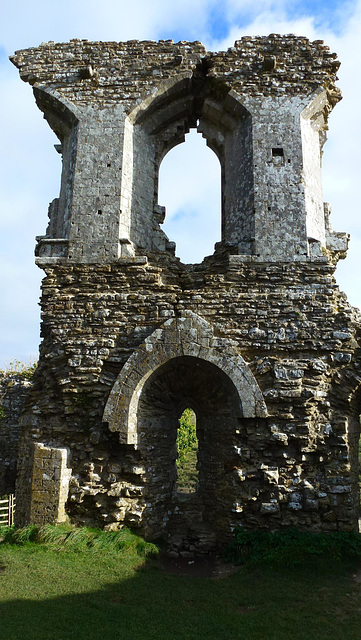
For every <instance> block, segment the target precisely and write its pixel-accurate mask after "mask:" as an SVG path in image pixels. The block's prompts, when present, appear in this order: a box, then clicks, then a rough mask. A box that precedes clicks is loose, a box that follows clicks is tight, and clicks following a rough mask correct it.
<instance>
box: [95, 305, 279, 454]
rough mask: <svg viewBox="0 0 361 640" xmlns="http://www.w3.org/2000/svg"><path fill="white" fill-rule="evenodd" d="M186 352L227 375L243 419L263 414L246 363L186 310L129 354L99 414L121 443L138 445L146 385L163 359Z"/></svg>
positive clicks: (226, 343)
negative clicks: (138, 413)
mask: <svg viewBox="0 0 361 640" xmlns="http://www.w3.org/2000/svg"><path fill="white" fill-rule="evenodd" d="M184 356H188V357H189V356H190V357H192V358H197V359H199V360H205V361H207V362H209V363H211V364H212V365H214V366H215V367H217V368H218V369H220V370H221V371H222V372H223V374H225V375H226V376H227V377H228V378H229V380H230V382H231V383H232V384H233V386H234V388H235V391H236V393H237V396H238V400H239V413H240V415H241V416H242V417H244V418H256V417H261V418H265V417H267V415H268V414H267V407H266V404H265V401H264V398H263V395H262V392H261V390H260V388H259V386H258V383H257V381H256V379H255V377H254V376H253V374H252V372H251V370H250V367H249V366H248V365H247V363H246V362H245V361H244V359H243V358H242V356H240V355H239V353H238V352H237V350H236V348H235V347H234V345H233V344H232V342H231V341H229V340H227V339H224V338H217V337H215V336H214V332H213V328H212V326H211V325H210V324H209V323H208V322H207V321H206V320H204V319H203V318H201V317H200V316H198V315H197V314H195V313H193V312H192V311H185V312H184V313H183V315H182V317H180V318H171V319H170V320H167V321H166V322H165V323H164V324H163V326H162V327H160V328H158V329H156V330H155V331H154V332H153V333H152V334H151V335H150V336H148V337H147V338H146V340H145V341H144V342H143V343H142V344H141V345H140V346H139V347H138V348H137V350H136V351H135V352H134V353H133V354H132V355H131V356H130V358H129V359H128V361H127V362H126V363H125V365H124V367H123V369H122V370H121V372H120V374H119V376H118V378H117V380H116V381H115V383H114V386H113V388H112V390H111V392H110V395H109V398H108V401H107V404H106V407H105V410H104V415H103V420H104V422H107V423H108V425H109V429H110V430H111V431H118V432H119V439H120V442H121V443H124V444H132V445H134V446H136V445H137V441H138V434H137V410H138V403H139V399H140V397H141V395H142V391H143V389H144V385H145V383H146V382H147V380H148V379H149V377H150V376H151V375H152V374H153V373H154V372H155V371H156V370H157V369H158V368H159V367H161V366H162V365H164V364H165V363H166V362H168V361H170V360H172V359H174V358H177V357H184Z"/></svg>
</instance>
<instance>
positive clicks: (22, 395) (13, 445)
mask: <svg viewBox="0 0 361 640" xmlns="http://www.w3.org/2000/svg"><path fill="white" fill-rule="evenodd" d="M30 388H31V382H30V381H29V380H24V378H23V377H22V376H21V375H19V374H16V373H0V412H1V414H0V496H2V495H5V494H8V493H14V491H15V479H16V469H17V458H18V448H19V439H20V426H19V419H20V414H21V410H22V408H23V406H24V402H25V399H26V397H27V395H28V393H29V389H30Z"/></svg>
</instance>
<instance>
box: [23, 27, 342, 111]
mask: <svg viewBox="0 0 361 640" xmlns="http://www.w3.org/2000/svg"><path fill="white" fill-rule="evenodd" d="M11 61H12V62H13V63H14V64H15V66H16V67H18V68H19V70H20V75H21V78H22V79H23V80H24V81H25V82H29V83H30V84H32V85H35V86H42V85H47V86H51V88H53V89H56V90H57V91H58V93H59V94H61V95H63V96H64V97H66V98H68V99H69V100H70V101H71V102H77V103H78V104H89V102H94V100H96V101H97V102H98V104H99V103H105V104H106V103H112V102H114V101H118V100H121V101H122V102H123V104H124V106H127V103H128V106H129V107H130V108H131V107H132V106H133V105H134V102H135V101H137V99H139V98H140V97H141V96H143V95H144V92H145V91H146V92H151V91H152V88H153V87H156V86H159V83H160V82H161V81H164V80H168V79H170V78H172V77H174V76H178V77H179V76H182V75H183V76H184V77H187V76H189V77H190V76H191V75H192V73H193V71H194V69H195V68H196V66H197V65H200V66H201V68H202V70H203V72H204V73H205V74H207V75H208V76H211V77H214V78H215V79H219V80H222V81H223V83H224V84H226V86H227V87H228V89H234V90H236V91H237V92H238V93H245V92H246V93H248V94H253V95H255V94H256V95H257V94H260V95H284V94H285V93H288V94H291V95H292V94H299V93H303V94H309V93H312V91H314V90H315V89H317V88H318V87H323V88H325V89H326V90H327V93H328V96H329V100H330V104H331V106H333V104H335V103H336V102H337V101H338V100H339V99H340V91H339V89H338V88H337V87H335V81H336V80H337V76H336V72H337V69H338V68H339V65H340V63H339V62H338V60H337V55H336V54H335V53H331V52H330V50H329V47H327V46H325V45H324V44H323V41H322V40H315V41H314V42H310V41H309V40H308V39H307V38H304V37H298V36H294V35H285V36H282V35H276V34H271V35H270V36H264V37H258V36H257V37H244V38H242V39H241V40H237V41H236V42H235V44H234V46H233V47H231V48H229V49H228V51H221V52H216V53H211V52H207V51H206V49H205V47H204V46H203V45H202V44H201V43H200V42H198V41H195V42H185V41H180V42H177V43H174V42H173V41H172V40H161V41H159V42H155V41H149V40H146V41H138V40H129V41H128V42H89V41H88V40H71V41H70V42H68V43H55V42H47V43H43V44H41V45H40V46H39V47H35V48H31V49H25V50H20V51H17V52H16V53H15V55H14V56H13V57H12V58H11Z"/></svg>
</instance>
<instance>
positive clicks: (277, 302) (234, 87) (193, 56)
mask: <svg viewBox="0 0 361 640" xmlns="http://www.w3.org/2000/svg"><path fill="white" fill-rule="evenodd" d="M13 62H14V64H15V65H16V66H17V67H18V68H19V70H20V75H21V77H22V78H23V80H25V81H27V82H29V83H30V84H32V85H33V87H34V95H35V97H36V100H37V103H38V105H39V107H40V108H41V109H42V111H43V112H44V115H45V117H46V119H47V120H48V122H49V124H50V126H51V127H52V128H53V130H54V131H55V133H56V134H57V136H58V137H59V140H60V141H61V145H60V147H59V150H60V151H61V153H62V156H63V173H62V181H61V192H60V195H59V199H56V200H55V201H54V202H53V203H52V204H51V206H50V209H49V216H50V221H49V227H48V229H47V232H46V234H45V236H40V237H39V238H38V246H37V249H36V253H37V263H38V264H39V266H41V267H42V268H43V269H44V270H45V273H46V278H45V279H44V282H43V293H42V301H41V306H42V337H43V342H42V345H41V351H40V362H39V368H38V371H37V373H36V380H35V385H34V388H33V389H32V391H31V395H30V397H29V403H28V404H27V410H26V411H25V412H24V414H23V416H22V418H21V422H22V440H21V448H20V456H19V468H20V472H19V476H18V495H17V518H18V523H21V524H22V523H25V522H28V521H39V522H44V521H47V520H49V521H51V520H54V519H55V520H57V519H62V518H63V517H64V514H65V512H66V513H67V514H68V516H69V517H70V518H71V519H72V520H73V521H74V522H78V523H86V524H98V525H101V526H105V527H107V528H110V529H115V528H118V527H121V526H123V525H128V526H132V527H138V528H139V530H140V531H141V532H142V533H144V534H146V535H147V536H149V537H157V536H160V535H162V536H166V535H168V536H170V537H171V538H172V539H173V542H174V536H175V537H176V538H177V544H176V543H174V545H175V546H176V547H177V548H178V549H182V548H183V549H184V548H185V549H187V548H188V549H190V548H191V547H193V548H195V549H201V550H209V549H210V548H213V547H214V546H215V545H217V544H220V543H222V542H224V541H225V540H227V539H228V538H229V536H230V535H231V532H232V530H233V529H234V527H235V526H237V525H241V526H243V527H245V528H247V529H252V528H256V529H270V528H271V529H275V528H279V527H284V526H291V525H292V526H297V527H299V528H300V529H311V530H314V531H321V530H326V531H332V530H339V531H344V530H356V529H357V528H358V502H359V499H358V460H357V448H358V447H357V445H358V438H359V420H358V415H359V413H360V382H361V377H360V362H361V360H360V353H359V337H360V336H359V332H360V317H359V315H358V314H357V312H356V311H355V310H354V309H352V308H351V307H350V306H349V305H348V303H347V300H346V298H345V296H344V295H343V294H342V293H340V292H339V290H338V288H337V286H336V284H335V282H334V279H333V273H334V269H335V265H336V263H337V260H338V259H339V258H340V257H345V253H346V250H347V239H348V238H347V235H346V234H344V233H335V232H333V230H332V228H331V226H330V221H329V216H330V207H329V206H328V205H325V204H324V203H323V201H322V185H321V157H322V146H323V144H324V142H325V139H326V133H325V132H326V129H327V117H328V114H329V112H330V110H331V109H332V107H333V106H334V105H335V104H336V103H337V101H338V100H339V99H340V92H339V90H338V89H337V87H336V85H335V82H336V80H337V77H336V72H337V69H338V66H339V63H338V61H337V59H336V55H335V54H332V53H330V51H329V49H328V47H326V46H324V45H323V43H322V42H321V41H315V42H312V43H311V42H309V41H308V40H307V39H306V38H299V37H296V36H279V35H274V34H271V35H270V36H269V37H264V38H263V37H262V38H242V40H239V41H237V42H236V43H235V45H234V47H231V48H230V49H228V51H226V52H217V53H212V52H207V51H206V50H205V49H204V47H203V46H202V45H201V43H199V42H193V43H186V42H179V43H173V42H172V41H161V42H159V43H155V42H148V41H147V42H136V41H130V42H127V43H99V42H93V43H91V42H87V41H83V40H82V41H79V40H77V41H71V43H70V44H55V43H45V44H43V45H41V46H40V47H38V48H34V49H29V50H26V51H18V52H17V53H16V55H15V56H14V57H13ZM195 127H196V128H197V130H198V132H200V133H201V134H202V135H203V136H204V137H205V139H206V141H207V144H208V145H209V147H210V148H211V149H212V150H213V151H214V152H215V153H216V155H217V157H218V158H219V161H220V164H221V173H222V239H221V242H220V243H217V245H216V247H215V253H214V255H213V256H212V257H207V258H205V259H204V261H203V262H202V264H201V265H182V264H181V263H180V262H179V260H178V259H176V258H175V257H174V250H175V244H174V242H172V239H171V238H170V239H168V238H167V236H166V235H165V234H164V232H163V231H162V228H161V225H162V222H163V221H164V216H165V215H166V211H165V209H164V207H162V203H159V202H158V174H159V167H160V164H161V162H162V159H163V158H164V156H165V155H166V153H168V151H169V150H170V149H171V148H172V147H174V146H175V145H176V144H179V143H181V142H182V141H183V140H184V136H185V134H186V133H187V132H188V131H189V129H190V128H195ZM186 407H191V408H192V409H193V410H194V411H195V413H196V416H197V434H198V440H199V452H198V467H199V469H198V471H199V486H198V489H197V491H196V493H195V495H194V496H193V497H191V498H190V497H189V496H188V497H187V498H186V499H185V500H184V499H183V500H181V499H180V496H179V495H178V494H177V491H176V464H175V460H176V431H177V424H178V418H179V417H180V415H181V413H182V411H183V410H184V409H185V408H186ZM69 480H70V483H69V493H68V494H67V488H68V482H69ZM50 493H51V496H52V497H51V498H50V497H49V501H48V502H47V500H46V495H47V494H50ZM67 495H68V499H67V501H66V496H67ZM65 502H66V504H65Z"/></svg>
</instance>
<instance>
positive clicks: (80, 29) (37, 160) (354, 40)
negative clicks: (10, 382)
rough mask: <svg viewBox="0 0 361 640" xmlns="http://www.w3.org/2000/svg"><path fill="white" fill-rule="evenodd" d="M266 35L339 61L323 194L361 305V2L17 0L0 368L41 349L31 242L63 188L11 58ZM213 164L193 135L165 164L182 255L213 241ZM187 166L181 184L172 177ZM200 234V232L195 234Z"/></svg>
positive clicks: (6, 128)
mask: <svg viewBox="0 0 361 640" xmlns="http://www.w3.org/2000/svg"><path fill="white" fill-rule="evenodd" d="M269 33H296V34H298V35H305V36H307V37H309V38H310V39H312V40H313V39H323V40H325V42H326V44H328V45H329V46H330V47H331V49H332V50H334V51H336V52H337V53H338V55H339V59H340V60H341V62H342V66H341V68H340V71H339V74H338V75H339V78H340V81H339V86H340V88H341V90H342V92H343V95H344V99H343V101H342V102H341V103H340V104H339V105H337V107H336V109H335V110H334V112H333V114H332V115H331V118H330V131H329V139H328V142H327V144H326V146H325V151H324V161H323V176H324V200H325V201H328V202H330V203H331V205H332V209H333V214H332V224H333V227H334V229H335V230H336V231H347V232H349V233H351V237H352V240H351V244H350V249H349V255H348V259H347V260H346V261H344V262H342V263H340V267H339V269H338V271H337V279H338V282H339V284H340V287H341V288H342V289H343V290H344V291H345V292H346V293H347V294H348V297H349V300H350V301H351V303H352V304H354V305H357V306H361V288H360V285H359V272H360V266H361V216H360V213H359V193H358V184H359V181H360V169H359V158H360V156H361V141H360V133H359V119H360V118H359V104H360V99H361V95H360V93H361V90H360V88H359V84H358V77H359V55H358V54H357V52H358V50H359V40H360V36H361V0H351V1H345V0H328V1H324V0H288V1H286V0H256V1H255V0H222V2H219V1H216V0H175V1H173V2H172V3H171V2H169V0H152V2H149V0H134V2H132V3H130V2H128V1H125V0H118V1H117V2H116V1H115V0H103V2H101V3H100V2H99V0H64V1H63V2H62V3H49V1H48V0H46V1H45V0H33V2H31V3H30V2H28V1H27V0H19V1H18V2H17V3H6V5H5V6H4V7H2V12H1V26H0V95H1V96H2V99H1V101H0V116H1V117H0V140H1V145H0V194H1V198H0V232H1V235H0V238H1V252H0V270H1V276H2V277H1V280H0V282H1V284H0V288H1V289H0V294H1V302H2V304H1V307H0V329H1V331H0V366H4V365H6V364H7V363H8V362H9V361H11V360H14V359H19V360H25V361H26V360H29V358H32V357H37V352H38V344H39V307H38V300H39V286H40V281H41V277H42V272H41V271H40V270H39V269H38V268H37V267H35V265H34V257H33V251H34V238H35V236H36V235H41V234H43V233H44V232H45V228H46V224H47V207H48V203H49V202H50V201H51V200H52V199H53V198H54V197H56V196H57V195H58V191H59V181H60V169H61V167H60V156H59V155H58V154H57V153H56V152H55V151H54V148H53V145H54V144H55V143H56V142H57V140H56V138H55V136H54V134H53V133H52V132H51V130H50V128H49V127H48V125H47V124H46V122H45V121H44V120H43V118H42V114H41V113H40V111H39V110H38V109H37V107H36V106H35V103H34V99H33V96H32V91H31V87H30V86H29V85H25V84H24V83H22V82H21V80H20V78H19V76H18V72H17V70H16V69H15V67H13V65H12V64H11V63H10V62H9V61H8V56H9V55H11V54H12V53H13V52H14V51H15V50H16V49H23V48H26V47H29V46H37V45H39V44H40V43H41V42H43V41H47V40H55V41H62V42H63V41H67V40H69V39H70V38H76V37H79V38H88V39H89V40H117V41H118V40H128V39H135V38H138V39H153V40H157V39H160V38H165V39H167V38H172V39H174V40H175V41H177V40H180V39H183V40H201V41H202V42H203V43H204V44H205V45H206V47H207V48H208V49H209V50H221V49H225V48H227V47H229V46H232V45H233V42H234V40H236V39H239V38H241V37H242V36H243V35H267V34H269ZM200 153H203V154H204V156H202V160H201V162H202V165H203V166H204V167H205V170H204V172H203V174H202V181H201V187H200V181H199V175H198V171H197V164H195V165H194V164H193V165H192V160H194V158H196V159H197V163H198V166H199V163H200V156H199V154H200ZM217 163H218V161H217V160H216V159H215V156H214V155H213V154H212V152H211V151H210V150H209V149H207V148H206V147H205V145H204V141H202V138H201V136H196V134H194V132H193V134H191V135H190V137H189V140H188V139H187V143H186V144H185V145H180V146H179V147H177V148H176V149H174V150H173V151H172V152H170V154H168V156H167V157H166V159H165V160H164V161H163V165H162V172H161V185H160V191H161V195H160V203H161V204H164V205H166V206H167V220H166V224H165V228H166V231H167V233H168V235H169V236H170V239H172V240H175V241H176V242H177V246H178V249H179V253H180V255H181V257H182V258H183V259H184V260H185V261H196V260H197V261H198V260H200V259H201V258H202V257H203V256H204V255H205V254H207V253H210V252H211V251H212V246H213V244H214V242H215V241H217V240H218V239H219V226H220V220H219V215H220V214H219V210H220V205H219V165H218V164H217ZM186 169H188V174H184V176H183V180H182V182H181V185H182V188H180V187H179V184H180V183H179V174H180V172H181V171H183V170H184V171H185V170H186ZM185 184H186V185H188V191H187V190H186V189H184V185H185ZM205 220H206V221H207V222H206V223H205ZM205 228H207V232H205ZM197 229H199V230H200V232H199V233H198V234H197V233H196V231H197ZM197 237H199V238H200V239H201V240H198V241H197V242H195V239H196V238H197ZM197 252H198V253H197ZM199 253H200V255H199Z"/></svg>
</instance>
